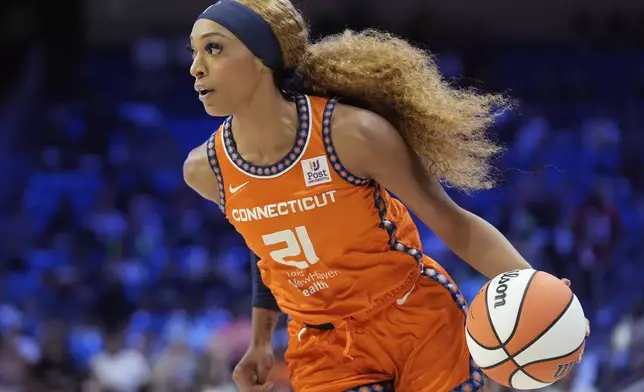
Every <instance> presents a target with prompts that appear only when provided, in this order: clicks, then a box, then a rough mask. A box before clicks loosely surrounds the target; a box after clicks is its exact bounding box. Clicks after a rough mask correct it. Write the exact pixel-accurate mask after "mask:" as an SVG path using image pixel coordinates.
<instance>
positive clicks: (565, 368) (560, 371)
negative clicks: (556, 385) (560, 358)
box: [552, 362, 576, 378]
mask: <svg viewBox="0 0 644 392" xmlns="http://www.w3.org/2000/svg"><path fill="white" fill-rule="evenodd" d="M575 364H576V362H570V363H564V364H563V365H557V370H556V371H555V374H553V375H552V377H553V378H562V377H564V376H566V375H567V374H568V373H570V371H571V370H572V368H573V367H574V366H575Z"/></svg>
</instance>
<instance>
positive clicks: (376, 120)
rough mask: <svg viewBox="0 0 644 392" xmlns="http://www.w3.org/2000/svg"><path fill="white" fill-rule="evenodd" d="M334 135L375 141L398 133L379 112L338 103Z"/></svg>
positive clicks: (337, 137)
mask: <svg viewBox="0 0 644 392" xmlns="http://www.w3.org/2000/svg"><path fill="white" fill-rule="evenodd" d="M332 125H333V137H334V140H337V139H339V138H349V140H351V141H360V140H363V141H369V140H371V141H373V140H374V138H381V137H386V136H387V134H388V133H391V132H393V133H397V132H396V130H395V129H394V127H393V126H392V125H391V124H390V123H389V121H387V120H386V119H384V118H383V117H382V116H380V115H379V114H377V113H374V112H372V111H370V110H367V109H362V108H358V107H355V106H350V105H344V104H338V105H337V106H336V109H335V112H334V114H333V123H332Z"/></svg>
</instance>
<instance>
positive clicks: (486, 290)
mask: <svg viewBox="0 0 644 392" xmlns="http://www.w3.org/2000/svg"><path fill="white" fill-rule="evenodd" d="M489 289H490V285H488V286H487V288H486V289H485V312H486V313H487V321H488V322H489V323H490V327H492V332H494V336H495V337H496V340H497V341H498V342H499V344H501V349H503V352H504V353H505V355H506V356H507V357H508V358H507V360H503V361H501V362H499V363H497V364H496V365H495V366H498V365H499V364H502V363H505V362H507V361H508V360H510V361H512V363H514V365H515V366H516V367H517V368H518V367H519V364H518V363H516V361H515V360H514V358H512V356H510V353H509V352H508V350H507V349H506V348H505V344H503V343H501V338H500V337H499V334H498V333H497V332H496V328H494V323H493V322H492V315H491V314H490V308H489V306H488V301H487V293H488V291H489ZM481 369H483V368H481ZM508 384H510V386H512V379H511V378H509V377H508Z"/></svg>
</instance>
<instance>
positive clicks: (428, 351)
mask: <svg viewBox="0 0 644 392" xmlns="http://www.w3.org/2000/svg"><path fill="white" fill-rule="evenodd" d="M374 284H377V283H376V282H374ZM465 306H466V305H465V300H464V298H463V296H462V294H461V293H460V291H459V290H458V288H457V286H456V285H455V284H454V283H452V281H451V278H450V277H449V275H448V274H447V273H446V272H445V271H444V270H442V269H441V268H440V267H436V268H435V269H434V268H425V269H424V271H423V273H422V274H421V276H420V277H419V279H418V281H417V283H416V285H415V286H414V288H413V289H412V290H411V291H410V292H409V295H406V296H403V297H401V298H400V299H398V300H397V301H395V302H394V303H393V304H391V305H389V306H388V307H386V308H385V309H383V310H382V311H380V312H379V313H376V314H375V315H374V316H372V317H370V318H369V319H368V320H364V321H358V320H351V321H349V322H345V323H343V324H341V325H338V326H337V327H335V328H334V329H331V330H326V331H322V330H319V329H313V328H304V326H303V325H301V324H299V323H296V322H294V321H291V322H290V323H289V344H288V349H287V351H286V360H287V363H288V368H289V372H290V377H291V383H292V385H293V389H294V390H295V392H342V391H350V390H355V391H356V392H362V391H385V390H390V389H388V388H387V387H383V386H382V385H386V384H390V385H393V388H394V389H395V390H396V391H399V392H450V391H457V392H473V391H478V390H480V389H481V388H482V384H483V380H482V373H481V371H480V370H479V369H478V368H477V367H476V366H475V365H474V363H473V361H472V360H471V358H470V356H469V352H468V349H467V346H466V343H465V324H464V323H465V314H464V310H465ZM347 341H349V343H350V344H347ZM371 384H379V385H377V386H375V387H363V386H368V385H371Z"/></svg>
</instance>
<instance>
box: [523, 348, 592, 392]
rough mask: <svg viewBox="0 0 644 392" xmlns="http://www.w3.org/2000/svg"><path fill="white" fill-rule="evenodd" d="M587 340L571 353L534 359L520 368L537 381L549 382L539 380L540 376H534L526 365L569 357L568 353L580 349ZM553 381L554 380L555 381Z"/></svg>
mask: <svg viewBox="0 0 644 392" xmlns="http://www.w3.org/2000/svg"><path fill="white" fill-rule="evenodd" d="M585 342H586V339H584V341H583V342H581V344H580V345H579V346H577V348H575V349H574V350H572V351H571V352H569V353H567V354H563V355H560V356H557V357H552V358H543V359H539V360H537V361H533V362H530V363H526V364H525V365H523V366H521V369H520V370H522V371H523V373H525V374H526V375H527V376H528V377H530V378H533V379H534V380H536V381H539V382H543V383H546V384H548V382H546V381H541V380H539V379H538V378H536V377H535V376H533V375H531V374H530V373H528V372H527V371H526V370H525V368H526V366H530V365H534V364H535V363H542V362H548V361H554V360H557V359H561V358H565V357H567V356H568V355H570V354H572V353H574V352H575V351H577V350H579V349H580V348H581V347H582V346H583V345H584V343H585ZM553 382H554V381H553ZM550 384H552V383H550Z"/></svg>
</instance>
